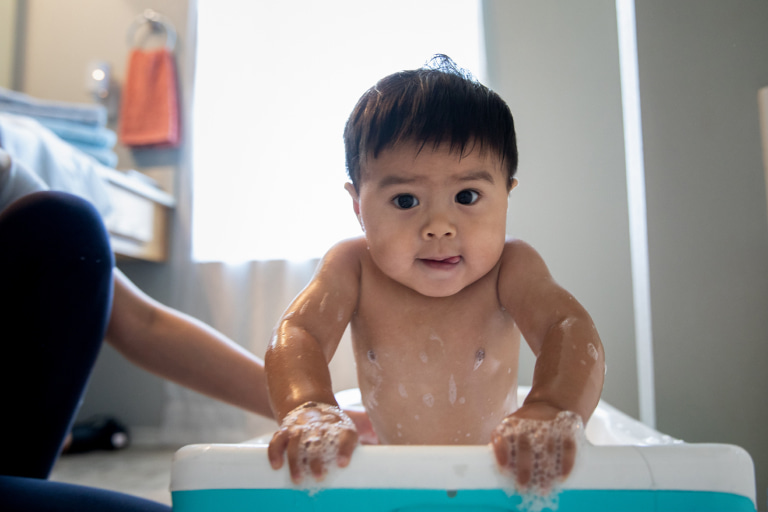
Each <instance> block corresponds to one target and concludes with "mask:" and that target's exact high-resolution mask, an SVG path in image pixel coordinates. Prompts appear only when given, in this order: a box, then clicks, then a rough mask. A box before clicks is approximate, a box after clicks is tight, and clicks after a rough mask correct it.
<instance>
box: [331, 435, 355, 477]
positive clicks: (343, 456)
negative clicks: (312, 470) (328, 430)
mask: <svg viewBox="0 0 768 512" xmlns="http://www.w3.org/2000/svg"><path fill="white" fill-rule="evenodd" d="M357 439H358V437H357V432H355V431H354V430H352V429H346V430H342V432H341V434H340V435H339V452H338V455H337V456H336V464H338V466H339V467H340V468H345V467H347V466H348V465H349V461H350V459H351V458H352V452H353V451H354V450H355V446H357Z"/></svg>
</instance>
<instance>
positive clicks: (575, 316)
mask: <svg viewBox="0 0 768 512" xmlns="http://www.w3.org/2000/svg"><path fill="white" fill-rule="evenodd" d="M507 183H508V180H507V179H506V174H505V170H504V167H503V166H502V164H501V162H500V161H499V160H498V159H497V158H496V157H495V156H494V155H491V154H488V153H481V152H479V151H472V152H471V153H469V154H468V155H463V156H462V157H459V155H457V154H455V153H452V152H450V151H448V149H447V148H444V147H442V146H440V147H438V148H436V149H434V150H432V148H431V147H430V146H426V147H425V148H423V149H421V150H420V151H419V150H418V149H417V147H416V146H414V145H410V144H403V145H400V146H397V147H395V148H390V149H388V150H385V151H383V152H382V153H381V154H380V155H379V156H378V157H377V158H376V159H368V161H367V162H366V164H365V166H364V169H363V175H362V178H361V183H360V184H359V190H355V189H354V188H353V187H352V186H351V185H348V187H347V188H348V190H349V192H350V194H351V195H352V198H353V206H354V211H355V214H356V215H357V216H358V219H359V221H360V224H361V226H362V228H363V231H364V233H365V236H364V237H362V238H359V239H354V240H348V241H345V242H341V243H340V244H338V245H337V246H335V247H334V248H333V249H331V251H329V253H328V254H327V255H326V256H325V258H324V259H323V261H322V262H321V265H320V267H319V269H318V272H317V274H316V276H315V277H314V278H313V280H312V282H311V283H310V284H309V285H308V287H307V288H306V289H305V290H304V291H303V292H302V293H301V294H300V295H299V296H298V297H297V299H296V300H295V301H294V303H293V304H292V305H291V306H290V307H289V309H288V311H287V312H286V314H285V316H284V317H283V319H282V320H281V322H280V324H279V325H278V327H277V329H276V333H275V337H274V339H273V341H272V343H271V344H270V347H269V349H268V351H267V355H266V368H267V375H268V379H269V389H270V395H271V400H272V405H273V408H274V409H275V412H276V415H277V417H278V418H280V419H282V418H284V417H285V416H286V415H287V414H288V413H289V412H290V411H292V410H293V409H295V408H296V407H298V406H300V405H302V404H304V403H305V402H307V401H316V402H320V403H326V404H335V400H334V397H333V392H332V387H331V382H330V375H329V372H328V366H327V363H328V361H330V359H331V357H332V356H333V353H334V351H335V350H336V346H337V345H338V342H339V340H340V339H341V336H342V334H343V332H344V330H345V328H346V326H347V324H350V326H351V333H352V340H353V348H354V352H355V357H356V361H357V369H358V378H359V385H360V389H361V392H362V396H363V402H364V404H365V406H366V409H367V410H368V413H369V415H370V419H371V421H372V423H373V427H374V429H375V431H376V433H377V435H378V437H379V439H380V441H381V442H383V443H391V444H485V443H492V445H493V447H494V451H495V453H496V457H497V460H498V462H499V464H500V465H501V466H502V468H504V469H507V470H510V471H511V472H512V476H513V477H514V478H515V479H516V480H517V482H518V483H519V484H521V485H523V486H524V485H525V484H527V483H528V481H529V480H530V477H531V473H532V471H533V458H534V457H533V454H532V453H533V452H532V449H531V443H530V440H529V439H528V438H527V437H526V436H512V435H510V432H513V431H515V429H514V428H510V427H509V423H510V422H512V423H513V424H514V423H515V422H518V421H528V420H530V421H545V422H551V421H552V420H554V418H555V417H556V416H557V414H558V413H560V412H562V411H566V410H568V411H573V412H575V413H576V414H577V415H579V416H580V417H581V418H582V419H583V420H584V421H586V420H587V419H588V418H589V416H590V415H591V413H592V411H593V410H594V408H595V406H596V405H597V401H598V399H599V396H600V391H601V388H602V382H603V374H604V370H603V368H604V366H603V357H604V356H603V351H602V345H601V343H600V339H599V337H598V335H597V331H596V329H595V327H594V325H593V323H592V320H591V319H590V317H589V315H588V314H587V313H586V311H585V310H584V308H582V307H581V306H580V305H579V304H578V302H577V301H576V300H575V299H574V298H573V296H571V294H569V293H568V292H567V291H565V290H564V289H562V288H561V287H560V286H559V285H558V284H557V283H556V282H555V281H554V280H553V279H552V277H551V275H550V274H549V271H548V270H547V268H546V265H545V264H544V262H543V261H542V259H541V257H540V256H539V255H538V253H536V251H535V250H533V248H531V247H530V246H529V245H527V244H525V243H524V242H522V241H519V240H506V239H505V231H506V217H507V196H508V194H509V191H510V189H509V188H507ZM521 333H522V335H523V337H524V338H525V339H526V341H527V342H528V344H529V346H530V347H531V349H532V350H533V352H534V354H535V355H536V356H537V363H536V368H535V371H534V379H533V386H532V391H531V393H530V395H529V397H528V398H527V399H526V401H525V403H524V404H523V405H522V407H520V408H519V409H518V408H517V404H516V392H517V389H516V388H517V367H518V354H519V345H520V339H521ZM593 356H594V357H593ZM307 414H309V412H308V413H307ZM505 417H508V419H507V420H505V421H506V425H504V426H502V425H501V422H502V420H504V418H505ZM313 421H314V420H313ZM327 421H328V422H329V423H334V424H335V423H338V424H339V426H338V428H339V429H340V430H341V431H342V434H340V435H339V436H337V437H339V438H340V439H342V442H341V443H340V446H339V449H338V454H339V457H338V462H339V463H340V465H346V464H347V463H348V461H349V457H350V456H351V453H352V450H353V449H354V445H355V444H356V442H357V434H356V433H355V432H354V431H351V430H349V429H345V428H344V426H343V425H341V422H339V421H337V420H336V419H334V418H333V417H332V415H329V416H328V420H327ZM300 422H301V421H300ZM305 424H306V425H311V424H315V425H316V422H315V423H313V422H312V421H310V420H309V419H307V421H306V422H305ZM502 427H503V428H502ZM313 428H315V427H312V426H307V427H306V428H303V429H302V428H296V427H295V426H294V427H292V428H291V429H285V428H284V429H281V431H279V432H278V433H277V434H276V435H275V438H274V439H273V442H272V443H271V444H270V451H269V452H270V453H269V456H270V460H271V461H272V464H273V467H276V468H277V467H280V466H282V464H283V454H284V453H285V454H286V455H287V458H288V462H289V466H290V468H291V475H292V478H293V479H294V481H297V482H298V481H300V480H301V478H302V471H303V470H302V461H301V460H300V456H302V454H301V449H300V445H301V439H303V437H302V436H306V435H309V434H311V432H310V431H311V430H312V429H313ZM558 446H560V445H558ZM562 446H563V447H564V448H563V451H564V453H561V454H560V456H561V457H563V464H562V467H563V474H567V473H568V472H569V471H570V468H571V467H572V462H573V457H574V456H575V444H574V443H570V442H565V443H563V444H562ZM308 465H309V467H310V469H311V472H312V474H313V475H314V476H315V477H316V478H321V477H322V475H323V474H324V471H325V468H324V465H323V463H322V462H321V461H318V460H310V461H308Z"/></svg>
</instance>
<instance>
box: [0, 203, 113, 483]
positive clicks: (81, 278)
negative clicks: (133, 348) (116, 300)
mask: <svg viewBox="0 0 768 512" xmlns="http://www.w3.org/2000/svg"><path fill="white" fill-rule="evenodd" d="M113 263H114V261H113V257H112V251H111V248H110V245H109V238H108V236H107V233H106V230H105V228H104V224H103V223H102V221H101V217H100V216H99V214H98V213H97V212H96V210H95V209H94V208H93V206H91V205H90V203H88V202H87V201H84V200H82V199H80V198H78V197H75V196H72V195H69V194H64V193H60V192H39V193H35V194H31V195H29V196H25V197H23V198H21V199H19V200H18V201H16V202H15V203H13V204H12V205H10V206H9V207H8V208H6V209H5V210H4V211H3V212H2V213H0V398H1V399H0V410H2V420H1V421H0V475H8V476H18V477H30V478H41V479H44V478H47V477H48V474H49V473H50V471H51V468H52V467H53V464H54V462H55V461H56V458H57V457H58V454H59V451H60V449H61V445H62V442H63V440H64V438H65V436H66V434H67V432H68V431H69V429H70V426H71V424H72V421H73V419H74V417H75V414H76V413H77V409H78V407H79V405H80V403H81V400H82V397H83V393H84V391H85V388H86V385H87V383H88V378H89V376H90V374H91V370H92V368H93V364H94V362H95V360H96V356H97V355H98V352H99V349H100V347H101V342H102V339H103V337H104V332H105V330H106V326H107V322H108V320H109V314H110V308H111V303H112V266H113Z"/></svg>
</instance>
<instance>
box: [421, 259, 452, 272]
mask: <svg viewBox="0 0 768 512" xmlns="http://www.w3.org/2000/svg"><path fill="white" fill-rule="evenodd" d="M421 261H422V263H424V264H425V265H427V266H428V267H431V268H437V269H449V268H453V267H454V266H455V265H456V264H457V263H459V262H460V261H461V256H451V257H450V258H422V259H421Z"/></svg>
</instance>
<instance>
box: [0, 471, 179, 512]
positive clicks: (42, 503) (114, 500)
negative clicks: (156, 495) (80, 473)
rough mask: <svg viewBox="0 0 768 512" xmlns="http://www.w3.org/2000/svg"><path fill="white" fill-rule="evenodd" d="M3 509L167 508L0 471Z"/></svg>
mask: <svg viewBox="0 0 768 512" xmlns="http://www.w3.org/2000/svg"><path fill="white" fill-rule="evenodd" d="M0 510H2V511H3V512H88V511H92V512H170V511H171V508H170V507H168V506H166V505H163V504H160V503H157V502H154V501H149V500H144V499H141V498H137V497H135V496H129V495H127V494H121V493H119V492H112V491H105V490H102V489H94V488H91V487H83V486H81V485H72V484H62V483H59V482H49V481H48V480H40V479H38V478H22V477H17V476H1V475H0Z"/></svg>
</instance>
